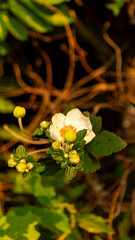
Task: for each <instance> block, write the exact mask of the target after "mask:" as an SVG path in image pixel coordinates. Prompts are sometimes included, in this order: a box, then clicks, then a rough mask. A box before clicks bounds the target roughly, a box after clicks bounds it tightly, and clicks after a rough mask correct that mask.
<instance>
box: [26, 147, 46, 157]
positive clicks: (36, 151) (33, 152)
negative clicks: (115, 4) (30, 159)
mask: <svg viewBox="0 0 135 240" xmlns="http://www.w3.org/2000/svg"><path fill="white" fill-rule="evenodd" d="M48 149H49V148H42V149H39V150H35V151H32V152H29V153H28V155H29V156H30V155H33V154H36V153H40V152H45V151H46V150H48Z"/></svg>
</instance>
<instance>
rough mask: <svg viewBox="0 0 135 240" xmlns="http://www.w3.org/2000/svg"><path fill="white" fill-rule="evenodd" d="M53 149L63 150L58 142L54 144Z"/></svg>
mask: <svg viewBox="0 0 135 240" xmlns="http://www.w3.org/2000/svg"><path fill="white" fill-rule="evenodd" d="M52 147H53V148H54V149H58V148H59V149H60V148H61V143H60V142H58V141H55V142H53V143H52Z"/></svg>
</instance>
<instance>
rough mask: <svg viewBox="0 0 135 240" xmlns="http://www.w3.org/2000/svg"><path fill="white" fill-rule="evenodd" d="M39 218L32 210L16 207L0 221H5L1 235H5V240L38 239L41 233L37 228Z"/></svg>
mask: <svg viewBox="0 0 135 240" xmlns="http://www.w3.org/2000/svg"><path fill="white" fill-rule="evenodd" d="M3 220H4V221H3ZM37 220H38V218H37V216H35V215H34V214H33V213H32V211H27V212H26V211H25V207H23V208H22V207H18V208H14V209H13V210H11V211H9V212H8V213H7V215H6V216H4V217H2V218H1V219H0V223H1V222H2V221H3V224H0V236H1V237H2V236H3V240H4V239H6V240H8V239H14V240H20V239H21V240H26V239H27V240H31V239H32V240H38V239H39V237H40V233H39V232H37V230H36V229H35V226H36V225H37V224H38V221H37ZM8 237H10V238H8Z"/></svg>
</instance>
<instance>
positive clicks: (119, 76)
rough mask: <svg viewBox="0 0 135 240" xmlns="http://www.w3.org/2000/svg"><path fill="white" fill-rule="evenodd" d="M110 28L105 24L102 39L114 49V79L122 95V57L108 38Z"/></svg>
mask: <svg viewBox="0 0 135 240" xmlns="http://www.w3.org/2000/svg"><path fill="white" fill-rule="evenodd" d="M109 26H110V23H109V22H106V23H105V32H104V34H103V37H104V39H105V41H106V42H107V43H108V44H109V45H110V46H111V47H112V48H113V49H114V51H115V54H116V79H117V84H118V88H119V91H120V93H121V94H124V86H123V82H122V55H121V49H120V47H119V46H118V45H117V44H116V43H115V42H114V41H113V40H112V39H111V38H110V37H109V35H108V33H107V30H108V28H109Z"/></svg>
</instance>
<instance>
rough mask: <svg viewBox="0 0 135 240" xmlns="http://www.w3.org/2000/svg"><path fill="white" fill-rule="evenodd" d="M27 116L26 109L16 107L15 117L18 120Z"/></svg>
mask: <svg viewBox="0 0 135 240" xmlns="http://www.w3.org/2000/svg"><path fill="white" fill-rule="evenodd" d="M25 114H26V110H25V108H24V107H20V106H16V107H15V108H14V111H13V115H14V117H16V118H23V117H24V116H25Z"/></svg>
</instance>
